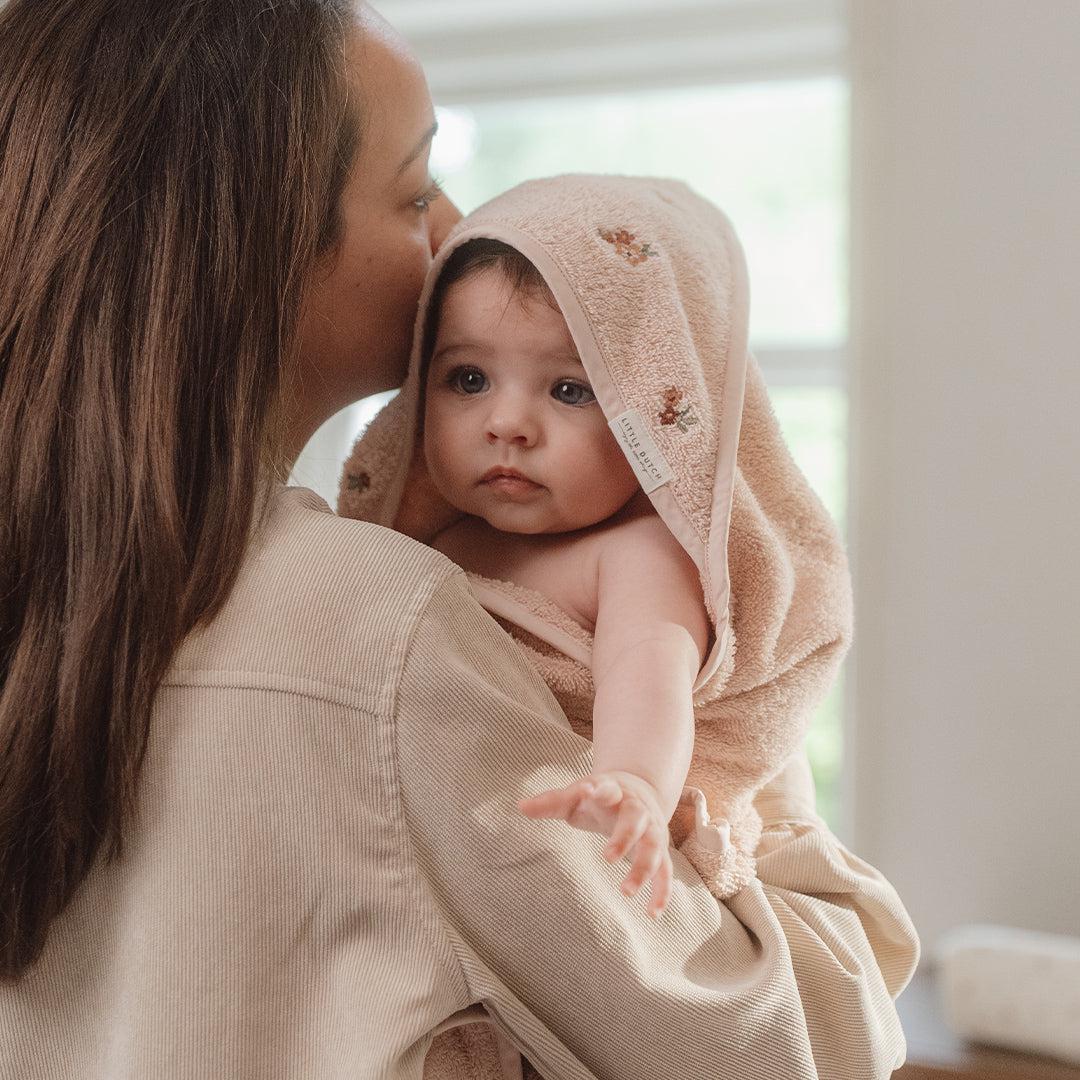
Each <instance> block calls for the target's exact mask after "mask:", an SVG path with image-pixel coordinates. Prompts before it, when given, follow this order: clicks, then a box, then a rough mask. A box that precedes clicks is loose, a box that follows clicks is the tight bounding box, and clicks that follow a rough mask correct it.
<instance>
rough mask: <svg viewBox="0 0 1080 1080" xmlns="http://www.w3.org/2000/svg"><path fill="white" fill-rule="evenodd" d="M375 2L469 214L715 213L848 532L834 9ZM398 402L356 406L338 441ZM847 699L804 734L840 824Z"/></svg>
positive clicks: (585, 1) (843, 92) (839, 695)
mask: <svg viewBox="0 0 1080 1080" xmlns="http://www.w3.org/2000/svg"><path fill="white" fill-rule="evenodd" d="M376 6H378V7H379V9H380V11H382V12H383V14H384V15H385V16H386V17H387V18H388V19H390V21H391V22H394V23H395V25H397V26H398V28H399V29H400V30H402V32H403V33H405V34H406V36H408V37H409V38H410V39H411V40H412V42H413V44H414V46H415V47H416V48H417V51H418V52H419V54H420V56H421V59H422V60H423V62H424V64H425V68H426V70H427V72H428V77H429V82H430V84H431V88H432V95H433V97H434V99H435V102H436V106H437V115H438V119H439V134H438V136H437V137H436V140H435V143H434V146H433V149H432V170H433V172H434V174H435V175H436V176H437V177H439V178H440V179H441V181H442V183H443V185H444V187H445V188H446V189H447V191H448V192H449V194H450V195H451V197H452V198H453V199H454V200H455V202H456V203H457V204H458V205H459V206H460V207H461V209H462V210H463V211H465V212H468V211H469V210H472V209H474V208H475V207H476V206H478V205H479V204H480V203H482V202H484V201H485V200H486V199H488V198H490V197H491V196H493V195H495V194H496V193H498V192H500V191H503V190H505V189H506V188H508V187H510V186H512V185H513V184H515V183H518V182H519V181H521V180H525V179H528V178H530V177H536V176H546V175H553V174H556V173H560V172H618V173H630V174H645V175H649V174H651V175H662V176H671V177H677V178H679V179H682V180H685V181H686V182H687V183H689V184H690V185H691V186H692V187H694V188H695V189H696V190H697V191H699V192H700V193H701V194H702V195H704V196H706V197H707V198H709V199H712V200H713V201H714V202H716V203H717V204H718V205H719V206H721V207H722V208H723V209H724V211H725V212H726V213H727V214H728V216H729V217H730V218H731V220H732V222H733V223H734V225H735V228H736V230H737V232H738V234H739V237H740V239H741V241H742V244H743V247H744V249H745V251H746V256H747V262H748V264H749V270H750V291H751V320H750V322H751V324H750V344H751V348H752V349H753V350H754V353H755V355H756V357H757V359H758V361H759V363H760V365H761V367H762V370H763V372H764V374H765V378H766V381H767V382H768V384H769V389H770V393H771V395H772V399H773V403H774V406H775V408H776V412H777V416H778V419H779V421H780V423H781V426H782V428H783V431H784V434H785V437H786V438H787V440H788V443H789V445H790V446H791V448H792V452H793V454H794V456H795V458H796V460H797V461H798V463H799V465H800V467H801V468H802V469H803V471H804V472H805V473H806V475H807V477H808V478H809V480H810V482H811V484H812V485H813V486H814V488H815V490H816V491H817V492H818V494H819V495H820V496H821V498H822V500H823V502H824V503H825V505H826V506H827V507H828V508H829V510H830V512H831V513H832V514H833V516H834V517H835V518H836V520H837V521H838V523H839V524H840V527H841V530H842V531H844V530H846V510H847V507H846V491H847V468H846V465H847V393H846V358H845V348H846V343H847V336H848V305H847V296H848V284H847V276H848V261H847V244H848V238H847V223H848V196H847V171H848V143H847V138H848V81H847V78H846V76H845V74H844V71H843V64H842V51H843V25H842V18H841V15H840V14H839V10H838V8H837V5H835V4H832V3H828V2H825V0H787V2H785V3H783V4H775V3H771V2H768V3H765V2H762V0H754V2H752V3H751V2H747V0H665V2H664V3H661V2H660V0H619V2H618V3H616V2H615V0H573V2H570V0H548V3H547V4H545V5H535V4H533V3H519V2H516V0H456V2H455V3H454V4H452V5H449V4H445V3H442V4H439V3H434V2H432V0H397V2H390V0H384V2H383V3H382V4H377V5H376ZM391 396H392V394H389V395H379V397H378V398H375V399H370V400H369V401H366V402H361V403H360V404H358V405H357V406H355V407H354V408H353V410H351V412H350V421H349V424H348V425H347V442H346V449H347V446H348V445H349V444H351V441H352V438H353V437H354V436H355V434H356V433H357V432H358V431H360V430H361V429H362V428H363V426H364V424H366V423H367V421H368V420H369V419H370V417H371V416H373V415H374V413H375V412H377V411H378V408H380V407H381V406H382V404H383V403H384V402H385V401H387V400H389V398H390V397H391ZM343 453H344V450H342V451H341V452H340V453H339V454H338V458H339V459H340V456H341V454H343ZM300 482H303V481H302V480H301V481H300ZM842 707H843V679H842V677H841V679H840V680H838V682H837V684H836V686H835V687H834V688H833V691H832V692H831V694H830V696H829V698H828V700H827V701H826V702H825V703H824V704H823V706H822V707H821V709H820V710H819V712H818V715H817V716H816V717H815V720H814V723H813V725H812V729H811V732H810V736H809V743H808V745H809V751H810V757H811V764H812V766H813V768H814V772H815V777H816V779H817V782H818V795H819V809H820V810H821V813H822V815H823V816H824V817H825V818H826V819H827V820H828V821H830V823H831V824H833V825H834V826H837V825H838V824H839V822H838V817H839V810H840V806H839V787H838V783H839V774H840V767H841V763H842V746H843V736H842V722H841V715H842Z"/></svg>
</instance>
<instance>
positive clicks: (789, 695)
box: [338, 175, 852, 1075]
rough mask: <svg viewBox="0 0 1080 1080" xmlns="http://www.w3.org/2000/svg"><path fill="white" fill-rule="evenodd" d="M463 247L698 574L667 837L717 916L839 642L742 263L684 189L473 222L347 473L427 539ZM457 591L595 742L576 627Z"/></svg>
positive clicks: (815, 532)
mask: <svg viewBox="0 0 1080 1080" xmlns="http://www.w3.org/2000/svg"><path fill="white" fill-rule="evenodd" d="M478 237H490V238H493V239H496V240H501V241H504V242H505V243H508V244H510V245H511V246H513V247H514V248H516V249H517V250H519V251H520V252H522V253H523V254H524V255H525V256H526V257H528V258H529V259H530V260H531V261H532V262H533V263H534V264H535V265H536V267H537V268H538V269H539V270H540V272H541V274H542V275H543V277H544V279H545V281H546V282H547V284H548V286H549V287H550V289H551V291H552V293H553V294H554V297H555V299H556V301H557V302H558V304H559V307H560V309H561V311H562V313H563V315H564V317H565V319H566V321H567V325H568V327H569V330H570V332H571V335H572V337H573V339H574V342H575V344H576V346H577V349H578V352H579V355H580V357H581V360H582V363H583V365H584V367H585V370H586V373H587V376H588V378H589V381H590V384H591V386H592V388H593V391H594V393H595V395H596V397H597V399H598V401H599V403H600V406H601V408H602V409H603V411H604V414H605V416H606V418H607V420H608V423H609V425H610V428H611V430H612V433H613V437H615V438H616V439H617V440H618V441H619V444H620V446H621V447H622V448H623V451H624V453H625V454H626V456H627V458H628V460H630V462H631V464H632V465H633V466H634V468H635V471H636V474H637V475H638V478H639V481H640V482H641V486H642V488H643V489H644V490H645V491H646V492H647V493H648V495H649V498H650V499H651V501H652V503H653V506H654V507H655V509H656V511H657V513H658V514H659V515H660V517H661V518H662V519H663V520H664V522H665V523H666V524H667V526H668V527H669V529H670V530H671V532H672V534H673V535H674V536H675V537H676V538H677V539H678V540H679V542H680V543H681V544H682V546H683V547H684V548H685V549H686V551H687V552H688V553H689V554H690V556H691V557H692V558H693V559H694V562H695V564H696V565H697V567H698V571H699V574H700V579H701V583H702V589H703V593H704V596H705V600H706V606H707V609H708V615H709V618H710V622H711V624H712V628H713V634H712V639H711V649H710V652H709V655H708V657H707V659H706V661H705V663H704V665H703V667H702V669H701V671H700V673H699V675H698V678H697V680H696V682H695V685H694V698H693V700H694V706H695V744H694V755H693V760H692V763H691V766H690V770H689V774H688V776H687V781H686V787H685V789H684V791H683V795H682V799H681V801H680V804H679V806H678V808H677V810H676V812H675V814H674V816H673V817H672V820H671V836H672V841H673V843H674V844H675V845H676V847H677V848H678V849H679V850H680V851H681V852H682V853H683V855H685V856H686V858H687V859H688V860H689V861H690V863H691V864H692V865H693V866H694V867H695V869H696V870H697V871H698V873H699V874H700V875H701V877H702V879H703V880H704V881H705V882H706V884H707V885H708V887H709V889H710V891H711V892H712V893H713V895H714V897H715V898H716V899H717V900H718V901H723V900H725V899H728V898H730V897H732V896H733V895H734V894H736V893H737V892H738V891H739V890H740V889H742V888H743V887H744V886H745V885H746V884H747V883H748V882H749V881H751V880H752V879H753V877H754V873H755V850H756V849H757V847H758V843H759V839H760V836H761V827H762V823H761V817H760V815H759V813H758V811H757V810H756V809H755V806H754V798H755V796H756V794H757V793H758V792H759V791H760V790H761V789H762V787H763V785H764V784H765V783H766V782H767V781H768V780H769V778H770V777H772V776H774V775H776V773H777V772H778V771H779V770H780V769H781V768H782V767H783V766H784V764H785V762H786V761H788V760H789V758H790V757H791V755H792V754H793V753H794V752H796V751H797V750H798V749H799V748H800V747H801V744H802V741H803V737H804V734H805V731H806V727H807V725H808V723H809V721H810V719H811V717H812V715H813V712H814V710H815V708H816V706H817V705H818V704H819V703H820V702H821V701H822V700H823V699H824V697H825V695H826V693H827V691H828V690H829V688H830V686H831V685H832V683H833V681H834V678H835V675H836V673H837V669H838V667H839V665H840V662H841V660H842V659H843V656H844V655H845V653H846V651H847V649H848V647H849V644H850V640H851V631H852V600H851V587H850V575H849V571H848V564H847V558H846V554H845V551H844V548H843V545H842V542H841V539H840V536H839V534H838V532H837V530H836V527H835V525H834V523H833V521H832V520H831V518H830V516H829V514H828V512H827V511H826V510H825V508H824V506H823V505H822V503H821V501H820V500H819V499H818V497H817V496H816V495H815V493H814V492H813V490H812V489H811V487H810V485H809V483H808V482H807V480H806V478H805V477H804V476H803V474H802V473H801V472H800V470H799V469H798V467H797V466H796V465H795V463H794V461H793V460H792V457H791V455H790V452H789V451H788V448H787V446H786V444H785V442H784V440H783V437H782V435H781V433H780V429H779V425H778V424H777V421H776V417H775V415H774V413H773V411H772V408H771V405H770V402H769V399H768V394H767V392H766V389H765V385H764V381H763V379H762V377H761V372H760V370H759V368H758V365H757V363H756V361H755V360H754V358H753V356H752V355H751V354H750V352H749V351H748V348H747V326H748V311H749V307H748V284H747V276H746V266H745V261H744V258H743V253H742V250H741V247H740V245H739V242H738V240H737V238H736V236H735V233H734V231H733V229H732V227H731V224H730V222H729V221H728V219H727V218H726V217H725V215H724V214H723V213H722V212H721V211H720V210H719V209H718V208H717V207H715V206H714V205H713V204H711V203H710V202H708V201H707V200H705V199H703V198H701V197H700V196H698V195H696V194H695V193H694V192H693V191H691V190H690V188H688V187H687V186H686V185H685V184H683V183H681V182H678V181H671V180H662V179H653V178H635V177H612V176H584V175H574V176H560V177H554V178H550V179H545V180H536V181H530V182H527V183H525V184H521V185H519V186H518V187H516V188H514V189H512V190H511V191H509V192H507V193H505V194H503V195H500V196H498V197H497V198H495V199H493V200H492V201H491V202H489V203H487V204H485V205H484V206H482V207H481V208H480V209H478V210H477V211H475V212H474V213H473V214H471V215H469V216H468V217H467V218H465V219H464V220H463V221H461V222H460V223H459V224H458V225H457V226H456V227H455V229H454V230H453V232H452V233H451V234H450V236H449V237H448V239H447V241H446V243H445V244H444V246H443V247H442V249H441V250H440V251H439V254H438V256H437V257H436V259H435V261H434V264H433V266H432V268H431V272H430V274H429V276H428V279H427V282H426V284H425V288H424V292H423V295H422V297H421V301H420V309H419V312H418V317H417V323H416V335H415V341H414V348H413V352H412V357H411V362H410V368H409V372H408V376H407V379H406V381H405V384H404V386H403V387H402V390H401V392H400V393H399V394H398V396H397V397H396V398H395V399H394V400H393V401H391V402H390V404H389V405H387V406H386V407H385V408H384V409H383V410H382V411H381V412H380V413H379V415H378V416H376V417H375V419H374V420H373V422H372V423H371V424H370V425H369V426H368V428H367V429H366V430H365V432H364V433H363V434H362V436H361V437H360V438H359V439H358V441H357V442H356V445H355V446H354V448H353V451H352V453H351V456H350V458H349V460H348V462H347V463H346V465H345V468H344V470H343V473H342V478H341V489H340V493H339V502H338V511H339V513H341V514H342V515H343V516H348V517H353V518H359V519H362V520H366V521H370V522H376V523H379V524H383V525H387V526H390V527H393V528H396V529H398V530H400V531H402V532H405V533H407V534H408V535H410V536H413V537H414V538H416V539H419V540H422V541H427V540H430V539H431V538H432V537H433V536H434V535H435V533H436V532H437V531H438V530H439V529H440V528H441V527H443V526H444V525H446V524H447V523H449V522H450V521H452V520H454V518H455V517H456V516H460V515H459V514H458V512H457V511H455V510H454V508H452V507H449V506H448V505H447V504H446V503H445V502H443V500H442V499H441V498H440V497H439V495H438V493H437V492H436V491H435V490H434V488H433V487H432V485H431V482H430V479H429V478H428V476H427V473H426V469H425V466H424V461H423V453H422V450H421V436H420V432H419V425H418V420H419V409H420V408H421V403H422V395H421V389H422V378H423V373H422V372H421V370H420V363H421V357H422V354H423V350H424V340H423V335H424V332H425V326H426V322H427V307H428V304H429V302H430V299H431V295H432V290H433V288H434V285H435V282H436V279H437V277H438V275H439V273H440V271H441V269H442V266H443V265H444V264H445V262H446V260H447V258H448V257H449V256H450V254H451V253H452V252H453V251H454V250H455V249H456V248H458V247H459V246H460V245H462V244H464V243H465V242H467V241H468V240H471V239H475V238H478ZM468 579H469V582H470V585H471V588H472V590H473V593H474V595H476V597H477V598H478V599H479V600H480V602H481V603H482V604H483V605H484V606H485V607H486V608H487V609H488V611H489V612H490V613H491V614H492V615H493V616H494V617H495V618H496V619H497V620H498V622H499V623H500V624H501V625H502V626H503V627H504V629H506V630H507V631H508V632H509V633H510V634H511V635H512V636H513V637H514V638H515V640H516V641H517V643H518V645H519V647H520V648H521V649H522V650H523V652H524V653H525V654H526V655H527V656H528V657H529V659H530V660H531V661H532V663H533V664H534V665H535V667H536V669H537V670H538V671H539V672H540V674H541V675H542V676H543V678H544V680H545V681H546V682H547V684H548V685H549V687H550V688H551V690H552V692H553V693H554V695H555V697H556V698H557V700H558V701H559V704H560V705H561V706H562V707H563V709H564V711H565V713H566V715H567V717H568V719H569V720H570V723H571V725H572V726H573V728H574V730H575V731H576V732H577V733H578V734H580V735H582V736H583V737H585V738H591V733H592V721H591V711H592V701H593V696H594V686H593V681H592V676H591V671H590V656H591V644H592V637H591V635H590V634H589V633H588V631H587V630H585V629H584V628H582V627H581V626H580V625H579V624H578V623H577V622H576V620H574V619H573V618H572V617H571V616H570V615H569V614H568V613H566V612H564V611H562V610H561V609H560V608H559V607H558V606H557V605H556V604H555V603H554V602H553V601H552V600H551V599H550V598H548V597H546V596H543V595H542V594H540V593H538V592H536V591H535V590H533V589H529V588H526V587H524V586H521V585H518V584H516V583H513V582H506V581H497V580H493V579H491V578H486V577H482V576H480V575H477V574H473V573H470V574H469V575H468ZM729 830H730V831H729ZM729 837H730V843H729V842H728V840H729ZM458 1049H459V1050H461V1049H462V1048H461V1047H458ZM432 1075H435V1074H434V1073H433V1074H432ZM439 1075H453V1073H452V1072H450V1071H445V1072H444V1073H441V1074H439Z"/></svg>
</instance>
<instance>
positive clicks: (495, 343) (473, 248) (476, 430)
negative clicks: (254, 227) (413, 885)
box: [421, 239, 710, 917]
mask: <svg viewBox="0 0 1080 1080" xmlns="http://www.w3.org/2000/svg"><path fill="white" fill-rule="evenodd" d="M428 310H429V320H430V322H429V327H430V329H429V332H428V333H427V334H426V335H425V336H426V340H427V341H428V342H429V343H430V352H429V353H428V354H427V355H425V356H424V357H423V360H422V365H423V366H422V369H421V370H422V378H423V386H424V391H423V394H424V405H423V452H424V459H425V461H426V465H427V470H428V474H429V476H430V478H431V482H432V484H433V486H434V487H435V488H436V490H437V491H438V492H439V494H440V495H441V496H442V497H443V498H444V499H445V500H446V502H447V503H449V504H450V505H451V506H454V507H456V508H457V509H459V510H461V511H463V512H464V514H465V515H466V516H465V517H462V518H461V519H460V520H458V521H457V522H455V523H454V524H452V525H450V526H448V527H446V528H443V529H442V530H441V531H440V532H438V533H437V534H436V535H435V536H434V537H433V538H432V539H431V540H430V541H429V543H430V544H431V546H432V547H434V548H436V549H437V550H439V551H441V552H443V553H444V554H445V555H447V556H448V557H449V558H451V559H453V561H454V562H456V563H458V565H460V566H462V567H464V568H465V569H466V570H471V571H473V572H475V573H478V574H482V575H484V576H485V577H489V578H496V579H501V580H510V581H514V582H517V583H519V584H522V585H525V586H528V587H530V588H532V589H535V590H536V591H537V592H540V593H543V594H544V595H546V596H548V597H550V598H551V599H552V600H554V601H555V602H556V603H557V604H558V605H559V606H560V607H562V608H563V610H564V611H566V612H568V613H570V614H571V615H572V617H573V618H574V619H575V620H576V621H577V622H579V623H580V624H581V625H582V626H583V627H585V629H587V630H588V631H589V632H590V633H591V634H592V635H593V648H592V665H591V666H592V674H593V680H594V683H595V686H596V699H595V703H594V706H593V752H594V766H593V772H592V773H591V774H590V775H589V776H587V777H585V778H584V779H583V780H581V781H579V782H578V783H575V784H573V785H571V786H569V787H566V788H563V789H560V790H556V791H548V792H545V793H543V794H540V795H537V796H534V797H533V798H531V799H527V800H524V801H522V802H521V803H519V806H520V807H521V809H522V810H523V811H524V812H525V813H527V814H530V815H532V816H536V817H559V818H563V819H565V820H567V821H569V822H571V823H572V824H578V825H579V826H580V825H583V824H584V825H588V824H590V823H591V824H592V826H593V827H595V828H596V829H597V830H598V831H602V832H605V833H608V832H610V835H611V841H610V843H609V844H608V846H607V848H606V850H605V857H606V858H608V859H609V860H615V859H618V858H619V857H621V856H622V855H623V854H624V853H632V856H633V866H632V868H631V871H630V873H629V875H628V876H627V878H626V881H625V883H624V886H623V888H624V892H626V894H627V895H628V896H632V895H633V894H634V893H635V892H636V891H637V889H638V888H639V887H640V886H641V885H642V883H643V882H644V881H646V880H649V881H651V882H652V891H651V897H650V901H651V902H650V906H649V909H648V910H649V912H650V914H652V915H653V916H654V917H656V916H657V915H658V914H659V913H660V912H661V911H662V910H663V908H664V906H665V903H666V901H667V898H668V895H669V892H670V889H671V876H672V867H671V858H670V856H669V854H668V821H669V820H670V818H671V815H672V814H673V813H674V810H675V807H676V805H677V803H678V801H679V796H680V794H681V792H682V790H683V786H684V782H685V780H686V775H687V770H688V768H689V764H690V757H691V751H692V749H693V739H694V716H693V706H692V701H691V691H692V687H693V684H694V679H695V677H696V675H697V673H698V671H699V670H700V668H701V666H702V663H703V662H704V659H705V656H706V653H707V650H708V645H709V636H710V624H709V618H708V614H707V612H706V609H705V603H704V598H703V595H702V590H701V584H700V581H699V578H698V571H697V568H696V567H695V565H694V562H693V560H692V559H691V558H690V556H689V555H688V554H687V553H686V551H685V550H684V549H683V547H682V546H681V545H680V544H679V543H678V541H677V540H676V539H675V537H674V536H673V535H672V534H671V531H670V530H669V529H668V527H667V526H666V525H665V524H664V523H663V521H662V520H661V519H660V518H659V517H658V516H657V514H656V511H655V510H654V509H653V506H652V504H651V503H650V501H649V499H648V497H647V496H646V494H645V493H644V491H643V490H642V488H641V486H640V484H639V483H638V480H637V477H636V476H635V474H634V471H633V469H632V468H631V466H630V464H629V462H628V461H627V459H626V457H625V455H624V454H623V452H622V450H621V449H620V448H619V445H618V443H617V441H616V438H615V436H614V435H613V433H612V432H611V431H610V430H609V428H608V424H607V420H606V419H605V417H604V413H603V411H602V410H601V408H600V405H599V403H598V401H597V400H596V397H595V396H594V394H593V391H592V389H591V387H590V385H589V380H588V379H587V378H586V377H585V369H584V367H583V366H582V363H581V359H580V357H579V356H578V355H577V349H576V347H575V345H574V341H573V339H572V337H571V335H570V331H569V329H568V328H567V325H566V321H565V319H564V318H563V316H562V314H561V312H560V310H559V307H558V305H557V304H556V302H555V299H554V297H553V296H552V294H551V291H550V290H549V288H548V287H547V285H546V284H545V282H544V279H543V277H542V276H541V275H540V273H539V272H538V271H537V269H536V267H535V266H533V264H532V263H530V262H529V261H528V260H527V259H526V258H525V256H523V255H522V254H520V253H519V252H518V251H517V250H515V249H514V248H513V247H510V246H509V245H508V244H504V243H502V242H501V241H498V240H486V239H478V240H473V241H470V242H468V243H466V244H464V245H463V246H462V247H459V248H458V249H457V250H456V251H455V252H454V254H453V255H452V256H451V257H450V259H449V260H448V262H447V264H446V265H445V267H444V268H443V272H442V274H441V275H440V277H439V280H438V284H437V286H436V291H435V293H434V295H433V297H432V299H431V305H430V307H429V309H428ZM616 807H617V808H618V813H617V819H616V817H615V815H614V814H613V808H616Z"/></svg>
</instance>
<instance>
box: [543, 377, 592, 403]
mask: <svg viewBox="0 0 1080 1080" xmlns="http://www.w3.org/2000/svg"><path fill="white" fill-rule="evenodd" d="M564 394H565V396H564ZM551 396H552V397H553V398H555V399H556V400H557V401H561V402H562V403H563V404H564V405H589V404H591V403H592V402H594V401H595V400H596V395H595V394H594V393H593V392H592V390H591V389H590V388H589V387H588V386H585V385H584V384H583V383H576V382H570V381H569V380H567V379H563V380H562V381H561V382H557V383H556V384H555V385H554V387H552V390H551Z"/></svg>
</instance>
